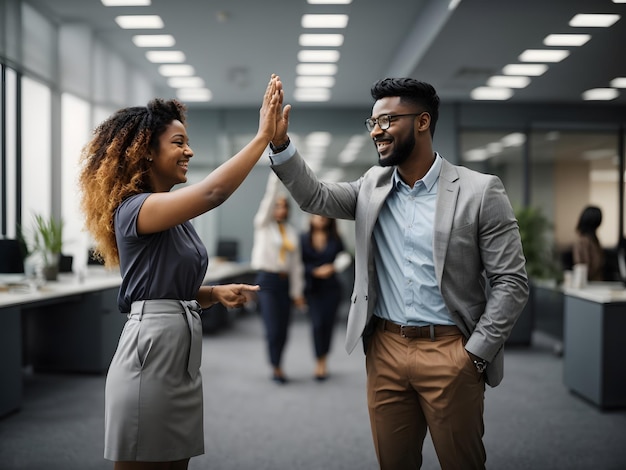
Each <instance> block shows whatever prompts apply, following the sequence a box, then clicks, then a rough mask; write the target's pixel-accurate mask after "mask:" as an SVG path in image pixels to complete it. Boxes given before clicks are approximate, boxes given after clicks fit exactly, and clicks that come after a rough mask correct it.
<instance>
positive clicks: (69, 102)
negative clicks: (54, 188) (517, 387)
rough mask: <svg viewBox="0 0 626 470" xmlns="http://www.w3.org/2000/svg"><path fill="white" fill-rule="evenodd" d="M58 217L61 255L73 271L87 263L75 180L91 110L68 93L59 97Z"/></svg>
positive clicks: (86, 136) (89, 128) (86, 135)
mask: <svg viewBox="0 0 626 470" xmlns="http://www.w3.org/2000/svg"><path fill="white" fill-rule="evenodd" d="M61 109H62V114H61V214H62V217H63V222H64V237H63V238H64V240H63V253H64V254H66V255H71V256H73V257H74V264H73V267H74V269H76V268H77V267H79V266H84V265H86V263H87V251H88V249H89V237H88V234H87V233H86V232H85V230H84V217H83V215H82V213H81V212H80V206H79V204H80V194H79V192H78V185H77V178H78V172H79V158H80V152H81V150H82V148H83V146H84V145H85V144H86V143H87V140H88V139H89V137H90V131H91V126H90V122H91V121H90V114H91V106H90V105H89V103H88V102H87V101H85V100H82V99H80V98H77V97H76V96H74V95H71V94H69V93H64V94H63V95H62V97H61Z"/></svg>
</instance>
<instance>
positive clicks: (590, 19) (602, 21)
mask: <svg viewBox="0 0 626 470" xmlns="http://www.w3.org/2000/svg"><path fill="white" fill-rule="evenodd" d="M620 18H621V17H620V16H619V15H608V14H600V13H597V14H596V13H594V14H583V13H581V14H578V15H574V17H573V18H572V19H571V20H570V22H569V25H570V26H575V27H581V28H608V27H609V26H611V25H613V24H614V23H615V22H617V20H619V19H620Z"/></svg>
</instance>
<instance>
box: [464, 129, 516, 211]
mask: <svg viewBox="0 0 626 470" xmlns="http://www.w3.org/2000/svg"><path fill="white" fill-rule="evenodd" d="M459 143H460V150H461V151H460V163H461V165H463V166H466V167H468V168H471V169H473V170H477V171H480V172H481V173H488V174H492V175H496V176H498V177H499V178H500V179H501V180H502V184H504V187H505V189H506V192H507V195H508V196H509V200H510V201H511V204H512V205H513V207H514V208H518V207H523V205H524V145H525V144H526V136H525V134H523V133H522V132H517V131H513V130H512V131H488V130H487V131H472V130H466V131H463V132H461V136H460V139H459Z"/></svg>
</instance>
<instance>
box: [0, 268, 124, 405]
mask: <svg viewBox="0 0 626 470" xmlns="http://www.w3.org/2000/svg"><path fill="white" fill-rule="evenodd" d="M120 282H121V278H120V276H119V274H115V273H111V272H105V271H101V272H99V271H97V272H94V271H91V272H90V274H89V275H88V276H87V277H86V278H85V279H84V281H83V282H78V281H77V279H76V277H75V276H74V275H60V276H59V280H58V281H55V282H49V283H47V284H46V285H44V286H42V287H41V288H40V289H38V290H34V291H29V292H24V291H22V292H19V291H16V292H11V291H9V292H0V319H1V321H2V323H1V324H0V377H1V380H2V387H0V416H1V415H4V414H6V413H8V412H10V411H12V410H14V409H17V408H19V407H20V406H21V400H22V367H23V366H24V365H28V366H32V367H33V368H35V369H41V370H55V371H71V372H97V373H101V372H102V371H104V370H106V368H107V367H108V364H109V362H110V361H111V357H112V356H113V353H114V352H115V347H116V345H117V341H118V339H119V334H120V332H121V329H122V326H123V325H124V321H125V318H124V316H123V315H120V314H119V311H118V309H117V301H116V299H117V292H118V290H119V285H120ZM22 340H24V344H22Z"/></svg>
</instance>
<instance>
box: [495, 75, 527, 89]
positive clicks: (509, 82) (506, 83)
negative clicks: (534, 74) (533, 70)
mask: <svg viewBox="0 0 626 470" xmlns="http://www.w3.org/2000/svg"><path fill="white" fill-rule="evenodd" d="M529 83H530V78H528V77H523V76H514V75H494V76H493V77H490V78H489V80H487V85H488V86H490V87H500V88H525V87H527V86H528V84H529Z"/></svg>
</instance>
